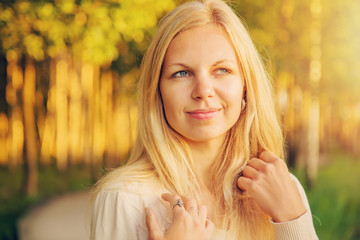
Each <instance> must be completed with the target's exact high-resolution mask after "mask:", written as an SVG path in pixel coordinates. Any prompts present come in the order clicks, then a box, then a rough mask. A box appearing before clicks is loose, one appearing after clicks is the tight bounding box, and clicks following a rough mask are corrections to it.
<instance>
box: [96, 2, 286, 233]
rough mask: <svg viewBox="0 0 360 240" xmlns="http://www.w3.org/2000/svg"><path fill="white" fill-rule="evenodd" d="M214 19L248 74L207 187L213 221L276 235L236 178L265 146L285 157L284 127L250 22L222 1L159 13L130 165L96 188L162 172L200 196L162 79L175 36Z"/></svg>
mask: <svg viewBox="0 0 360 240" xmlns="http://www.w3.org/2000/svg"><path fill="white" fill-rule="evenodd" d="M209 24H214V25H216V26H219V27H221V28H222V29H223V30H224V32H226V33H227V34H228V36H229V38H230V40H231V41H232V43H233V45H234V48H235V50H236V54H237V56H238V59H239V62H240V66H239V67H240V69H241V70H242V72H243V75H244V81H245V91H246V93H245V100H246V103H247V104H246V108H245V110H244V111H243V112H242V113H241V115H240V117H239V120H238V121H237V123H236V124H235V125H234V126H233V127H232V128H231V129H230V130H229V131H228V134H227V137H226V140H225V142H224V144H223V146H222V161H219V162H217V163H216V164H215V165H214V166H213V171H212V174H213V178H212V179H214V181H213V183H212V185H211V186H209V187H210V190H211V191H212V192H213V194H214V196H215V199H216V206H215V212H216V214H215V215H216V216H217V217H216V218H215V219H214V221H215V224H216V225H217V227H219V228H223V229H226V230H227V231H228V232H229V235H230V236H232V238H234V239H273V238H274V233H273V230H272V227H271V224H270V222H269V218H268V216H267V215H266V214H265V213H263V212H262V210H261V209H260V208H259V207H258V205H257V204H256V202H255V201H254V200H253V199H252V198H249V197H246V195H245V196H244V195H243V194H241V193H240V191H239V190H238V189H237V188H236V180H237V178H238V176H239V174H240V172H241V170H242V169H243V167H244V166H245V165H246V163H247V161H248V160H249V159H250V158H251V157H256V156H258V155H259V154H260V153H261V151H263V150H269V151H272V152H274V153H275V154H276V155H278V156H279V157H283V137H282V131H281V128H280V125H279V121H278V118H277V114H276V110H275V104H274V96H273V91H272V88H271V84H270V81H269V78H268V75H267V73H266V71H265V69H264V66H263V63H262V61H261V58H260V56H259V54H258V52H257V50H256V48H255V46H254V44H253V42H252V40H251V38H250V36H249V34H248V33H247V30H246V28H245V27H244V26H243V24H242V23H241V21H240V20H239V18H238V17H237V16H236V14H235V13H234V12H233V10H232V9H231V8H230V7H229V6H228V5H227V4H226V3H224V2H223V1H221V0H204V1H202V2H198V1H194V2H188V3H184V4H182V5H180V6H178V7H177V8H175V9H173V10H172V11H171V12H169V13H168V14H167V15H166V16H165V17H164V18H163V19H162V20H161V22H160V24H159V27H158V31H157V33H156V34H155V36H154V38H153V40H152V42H151V44H150V46H149V48H148V50H147V52H146V54H145V55H144V58H143V62H142V65H141V74H140V81H139V92H138V93H139V95H138V96H139V99H138V103H139V105H138V107H139V115H138V117H139V121H138V136H137V140H136V143H135V145H134V147H133V149H132V152H131V156H130V158H129V160H128V163H127V165H126V166H124V167H121V168H119V169H116V170H114V171H112V172H111V173H109V174H108V175H107V176H106V177H105V178H103V179H102V180H101V181H100V182H99V183H98V184H97V191H100V189H101V188H102V187H104V186H106V185H108V184H110V183H113V182H116V181H123V180H124V179H125V180H126V181H132V180H134V181H146V180H148V179H153V178H157V179H158V180H159V181H160V183H161V184H162V185H163V186H164V187H165V188H166V189H168V190H169V191H172V192H175V193H178V194H182V195H188V196H194V197H196V198H197V199H198V201H199V202H201V198H200V196H199V194H198V192H199V183H198V180H197V177H196V174H195V173H194V168H193V162H192V158H191V152H190V150H189V147H188V145H187V144H186V142H185V141H184V140H183V139H182V137H181V136H179V135H178V134H177V133H175V132H174V131H173V130H172V129H171V128H170V127H169V126H168V124H167V122H166V119H165V115H164V111H163V106H162V99H161V95H160V91H159V79H160V76H161V69H162V63H163V61H164V56H165V53H166V50H167V48H168V46H169V44H170V42H171V41H172V39H173V38H174V37H175V36H176V35H177V34H178V33H180V32H182V31H185V30H187V29H190V28H194V27H199V26H205V25H209ZM229 143H231V144H229Z"/></svg>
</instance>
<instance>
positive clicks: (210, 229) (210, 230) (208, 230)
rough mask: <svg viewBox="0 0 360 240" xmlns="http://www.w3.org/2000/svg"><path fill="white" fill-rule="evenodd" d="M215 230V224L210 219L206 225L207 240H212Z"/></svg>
mask: <svg viewBox="0 0 360 240" xmlns="http://www.w3.org/2000/svg"><path fill="white" fill-rule="evenodd" d="M214 230H215V225H214V223H213V222H212V221H211V220H210V219H207V220H206V224H205V232H206V236H207V238H209V239H210V238H211V236H212V235H213V232H214Z"/></svg>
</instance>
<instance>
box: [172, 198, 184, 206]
mask: <svg viewBox="0 0 360 240" xmlns="http://www.w3.org/2000/svg"><path fill="white" fill-rule="evenodd" d="M175 206H179V207H184V203H183V202H182V201H181V199H178V200H176V202H175V203H174V205H173V206H172V208H174V207H175Z"/></svg>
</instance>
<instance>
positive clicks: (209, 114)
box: [187, 108, 221, 120]
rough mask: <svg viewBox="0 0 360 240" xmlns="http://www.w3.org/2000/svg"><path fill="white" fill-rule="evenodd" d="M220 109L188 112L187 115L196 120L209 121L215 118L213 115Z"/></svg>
mask: <svg viewBox="0 0 360 240" xmlns="http://www.w3.org/2000/svg"><path fill="white" fill-rule="evenodd" d="M220 110H221V109H217V108H211V109H197V110H194V111H189V112H187V114H189V116H190V117H192V118H195V119H198V120H209V119H212V118H213V117H215V115H216V114H217V113H218V112H219V111H220Z"/></svg>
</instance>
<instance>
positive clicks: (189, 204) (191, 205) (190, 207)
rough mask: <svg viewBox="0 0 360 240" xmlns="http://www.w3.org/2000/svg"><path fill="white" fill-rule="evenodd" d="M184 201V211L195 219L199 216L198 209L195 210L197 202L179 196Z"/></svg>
mask: <svg viewBox="0 0 360 240" xmlns="http://www.w3.org/2000/svg"><path fill="white" fill-rule="evenodd" d="M181 199H182V200H183V201H184V205H185V209H186V211H188V212H189V213H190V215H191V216H193V217H197V216H198V215H199V209H198V208H197V202H196V200H195V199H194V198H189V197H185V196H181Z"/></svg>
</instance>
